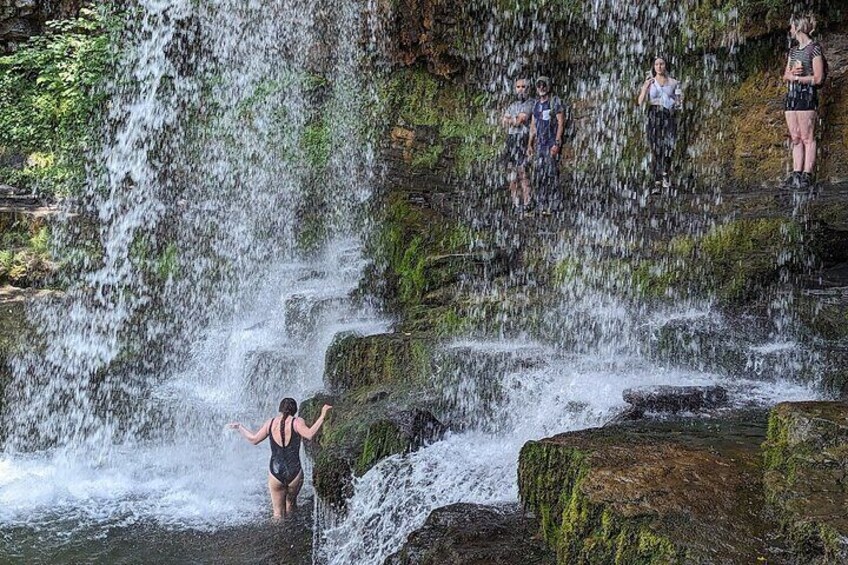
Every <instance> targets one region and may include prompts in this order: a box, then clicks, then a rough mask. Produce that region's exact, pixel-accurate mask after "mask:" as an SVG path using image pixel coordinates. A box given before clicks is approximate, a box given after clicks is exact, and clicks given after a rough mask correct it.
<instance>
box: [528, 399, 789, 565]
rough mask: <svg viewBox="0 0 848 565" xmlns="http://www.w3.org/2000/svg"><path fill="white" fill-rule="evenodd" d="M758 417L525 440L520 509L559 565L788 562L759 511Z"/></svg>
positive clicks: (628, 427) (642, 425) (760, 434)
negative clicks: (530, 518) (531, 515)
mask: <svg viewBox="0 0 848 565" xmlns="http://www.w3.org/2000/svg"><path fill="white" fill-rule="evenodd" d="M763 420H764V418H763V415H761V414H745V415H742V416H740V417H738V418H733V419H727V420H723V421H712V422H709V423H704V422H696V421H691V420H690V421H687V420H680V421H666V422H653V423H639V424H627V425H619V426H610V427H605V428H600V429H591V430H584V431H580V432H571V433H566V434H561V435H558V436H555V437H552V438H548V439H544V440H540V441H531V442H528V443H527V444H525V445H524V447H523V448H522V450H521V454H520V458H519V468H518V484H519V492H520V495H521V499H522V500H523V501H524V504H525V506H526V507H527V508H528V509H529V510H531V511H532V512H534V513H535V515H536V516H537V517H538V519H539V522H540V527H541V532H542V536H543V537H544V539H545V540H546V541H547V543H548V544H549V546H550V547H552V548H553V549H555V551H556V552H557V562H558V563H562V564H566V563H567V564H581V563H605V564H630V563H643V564H648V563H656V564H660V563H662V564H669V563H681V564H682V563H687V564H689V563H755V562H758V561H763V560H765V561H766V562H768V563H788V562H790V560H789V559H788V558H787V557H786V555H785V553H784V550H783V548H781V547H780V544H779V543H778V544H775V543H774V542H773V541H772V540H766V539H764V538H765V537H766V536H767V535H771V534H774V533H776V532H777V531H778V526H777V524H776V523H774V522H773V521H772V520H771V519H770V518H769V517H768V515H767V513H766V512H765V499H764V496H763V492H762V480H761V467H760V458H759V444H760V442H761V441H762V439H763V438H764V436H765V427H764V421H763Z"/></svg>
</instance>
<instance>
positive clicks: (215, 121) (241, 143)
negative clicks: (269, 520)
mask: <svg viewBox="0 0 848 565" xmlns="http://www.w3.org/2000/svg"><path fill="white" fill-rule="evenodd" d="M365 8H367V6H363V5H361V4H359V3H355V2H345V3H342V4H340V5H337V6H336V7H335V8H334V10H333V11H332V12H329V11H325V10H322V9H320V7H319V6H316V5H315V4H314V3H310V2H286V3H278V4H274V5H268V4H267V3H262V2H247V3H245V2H232V1H228V0H222V1H216V2H203V3H196V2H188V1H186V2H183V1H180V0H170V1H168V0H161V1H159V0H149V1H148V0H142V1H140V2H138V5H137V6H135V7H134V9H133V11H132V19H131V21H129V22H128V24H127V28H126V30H125V31H124V32H123V38H122V40H123V43H124V44H125V45H126V47H125V48H124V49H123V50H122V52H121V54H120V61H119V62H118V64H117V68H116V74H115V78H114V80H113V81H112V82H111V83H110V84H108V85H107V86H106V87H105V88H107V89H108V91H109V93H110V95H111V99H110V104H109V113H108V116H107V118H106V123H105V125H104V128H103V130H104V140H103V144H102V150H100V151H99V152H97V153H95V154H93V155H92V156H91V162H92V166H91V174H90V181H89V184H88V186H87V187H86V192H85V194H84V195H83V197H82V198H81V199H80V201H79V202H74V203H70V204H68V208H69V210H68V211H69V212H71V214H69V217H68V219H67V221H66V222H65V223H63V224H62V225H60V226H59V227H58V229H57V231H58V234H57V239H58V248H59V249H60V250H64V251H65V252H66V253H67V254H68V256H71V255H73V253H80V252H81V251H85V255H84V259H82V260H78V261H77V264H76V269H77V271H78V272H77V273H75V275H77V276H78V278H77V279H76V280H73V279H72V280H71V282H70V285H69V288H68V290H67V292H66V293H65V294H64V295H63V296H61V297H58V298H56V299H55V300H52V301H50V302H49V303H45V304H41V305H38V306H37V308H35V310H34V311H33V312H32V314H31V317H32V321H33V326H34V327H35V329H36V331H37V332H38V336H37V338H38V341H39V342H40V343H43V344H44V350H43V351H38V350H32V351H29V352H28V353H27V354H26V356H25V357H23V358H20V359H17V360H16V361H15V365H14V373H15V380H14V381H13V382H12V383H11V384H10V385H9V387H8V389H7V402H6V403H5V406H6V410H5V412H4V414H3V425H4V429H6V430H9V432H10V433H9V437H8V440H7V442H6V445H5V454H4V455H3V457H2V459H0V466H2V469H3V473H2V476H3V478H2V479H0V500H2V504H0V506H2V507H3V510H2V512H0V521H2V522H3V523H4V525H15V526H16V527H27V526H28V525H30V524H38V523H42V522H43V521H44V520H48V521H49V520H57V519H58V520H69V521H70V523H71V524H72V526H70V528H71V530H72V531H74V532H79V533H80V534H81V535H83V536H89V535H92V534H91V533H90V532H91V531H97V530H98V529H99V528H100V529H103V530H104V531H107V530H108V529H109V528H120V527H123V526H128V525H130V524H135V523H145V524H154V525H158V526H160V527H161V526H164V527H166V528H183V527H190V528H218V527H221V526H225V525H232V524H238V523H244V522H246V521H251V520H255V519H257V518H258V516H259V515H261V514H262V513H263V511H262V509H263V508H264V506H265V504H266V502H267V500H266V498H267V495H266V494H265V492H264V489H263V487H262V485H263V480H262V479H263V478H262V474H261V472H260V470H261V469H262V468H263V466H264V463H263V461H265V458H266V457H267V455H266V454H265V453H264V451H263V452H260V450H250V449H249V448H248V447H247V446H242V445H241V444H240V443H239V440H238V438H237V437H236V436H235V435H234V434H231V433H224V432H219V430H220V429H221V426H222V425H223V424H224V423H225V422H226V421H229V420H231V419H234V418H243V419H244V421H245V423H248V422H249V423H250V424H252V425H256V424H257V423H258V422H259V421H260V418H263V417H266V416H267V415H269V414H270V413H272V412H273V410H274V408H275V407H276V402H278V401H279V397H280V396H281V395H283V394H284V393H288V394H290V395H293V396H296V397H298V398H300V399H303V398H304V397H305V396H307V395H308V394H311V393H313V392H315V391H316V390H320V388H321V387H322V379H321V377H322V371H323V351H324V349H325V348H326V345H327V344H328V343H329V341H330V339H331V338H332V337H333V335H334V334H335V333H336V332H338V331H343V330H347V329H355V330H357V331H360V332H362V333H365V334H367V333H372V332H376V331H380V330H381V329H384V325H383V323H382V322H380V321H379V319H378V318H377V317H376V316H375V314H373V313H372V312H371V310H370V308H369V307H368V305H367V303H362V304H360V305H359V306H355V305H353V304H352V302H351V300H350V295H351V293H352V292H353V290H354V289H355V288H356V286H357V284H358V282H359V277H360V274H361V270H362V268H363V266H364V264H365V263H364V260H363V258H362V254H361V249H360V243H361V235H362V230H363V229H364V222H363V214H362V213H361V211H360V207H361V206H362V205H363V204H364V203H366V202H367V199H368V197H369V195H370V191H371V185H372V183H373V180H374V178H375V177H374V175H375V170H374V164H373V157H372V153H373V152H372V151H371V149H370V142H371V140H370V138H369V135H370V134H369V132H370V130H371V128H370V125H369V124H370V121H369V120H370V119H371V117H372V115H373V114H374V113H375V112H376V109H375V105H374V95H373V89H372V87H371V86H370V83H369V82H368V81H366V80H363V73H362V72H361V70H360V68H359V65H361V64H362V63H363V62H364V59H363V58H362V57H363V56H364V54H365V50H366V49H367V42H366V47H363V46H362V44H360V42H359V38H360V37H361V35H362V32H363V30H365V29H367V26H368V25H369V22H368V20H367V18H366V17H365V16H364V15H363V10H364V9H365ZM330 35H332V36H336V37H338V38H339V41H338V42H336V43H335V44H329V43H327V42H326V37H327V36H330ZM366 36H367V34H366ZM92 234H94V238H93V239H94V241H95V242H96V246H95V247H96V249H94V250H92V249H91V247H92V244H91V236H92ZM299 310H301V311H303V310H306V311H309V312H310V315H309V316H307V317H305V318H302V317H298V316H297V315H296V314H295V313H296V312H297V311H299ZM45 448H46V450H45ZM31 452H34V453H31ZM213 461H214V464H210V462H213ZM59 477H61V479H60V478H59ZM233 477H236V480H235V481H233V480H232V478H233ZM4 543H5V542H4ZM22 543H24V542H22ZM59 545H61V543H60V544H59ZM51 546H52V542H50V541H48V542H47V543H46V544H45V549H44V551H45V553H44V554H43V555H42V556H41V557H44V555H50V553H49V552H50V551H51ZM52 549H55V548H52ZM4 551H5V550H4ZM10 551H11V554H14V553H15V548H12V549H11V550H10Z"/></svg>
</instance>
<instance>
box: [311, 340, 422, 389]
mask: <svg viewBox="0 0 848 565" xmlns="http://www.w3.org/2000/svg"><path fill="white" fill-rule="evenodd" d="M434 347H435V341H434V340H433V339H432V338H430V337H428V336H426V335H424V336H413V335H406V334H397V333H389V334H377V335H369V336H362V335H358V334H355V333H343V334H339V335H337V336H336V337H335V339H334V340H333V343H332V344H330V347H329V348H328V349H327V353H326V358H325V359H326V361H325V369H324V383H325V385H326V387H327V389H328V390H329V391H331V392H333V393H337V394H339V393H346V392H350V391H351V390H353V389H361V388H363V387H370V386H372V385H376V384H380V385H394V386H396V387H398V388H409V387H412V386H413V385H414V384H415V383H416V382H420V381H421V380H422V379H424V378H425V377H426V375H427V371H428V370H429V368H430V359H431V356H432V352H433V349H434Z"/></svg>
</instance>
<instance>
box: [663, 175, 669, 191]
mask: <svg viewBox="0 0 848 565" xmlns="http://www.w3.org/2000/svg"><path fill="white" fill-rule="evenodd" d="M662 187H663V188H665V189H669V188H671V179H669V178H668V177H666V176H664V177H663V180H662Z"/></svg>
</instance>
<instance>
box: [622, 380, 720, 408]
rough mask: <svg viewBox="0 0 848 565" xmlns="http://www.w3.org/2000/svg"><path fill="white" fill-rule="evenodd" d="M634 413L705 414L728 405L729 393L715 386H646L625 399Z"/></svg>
mask: <svg viewBox="0 0 848 565" xmlns="http://www.w3.org/2000/svg"><path fill="white" fill-rule="evenodd" d="M622 396H623V397H624V401H625V402H626V403H628V404H630V406H631V409H632V413H634V414H639V415H641V414H644V413H645V412H656V413H671V414H676V413H678V412H703V411H706V410H711V409H714V408H719V407H721V406H725V405H726V404H727V400H728V396H727V389H725V388H724V387H721V386H718V385H713V386H669V385H660V386H644V387H636V388H628V389H626V390H625V391H624V394H623V395H622Z"/></svg>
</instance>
